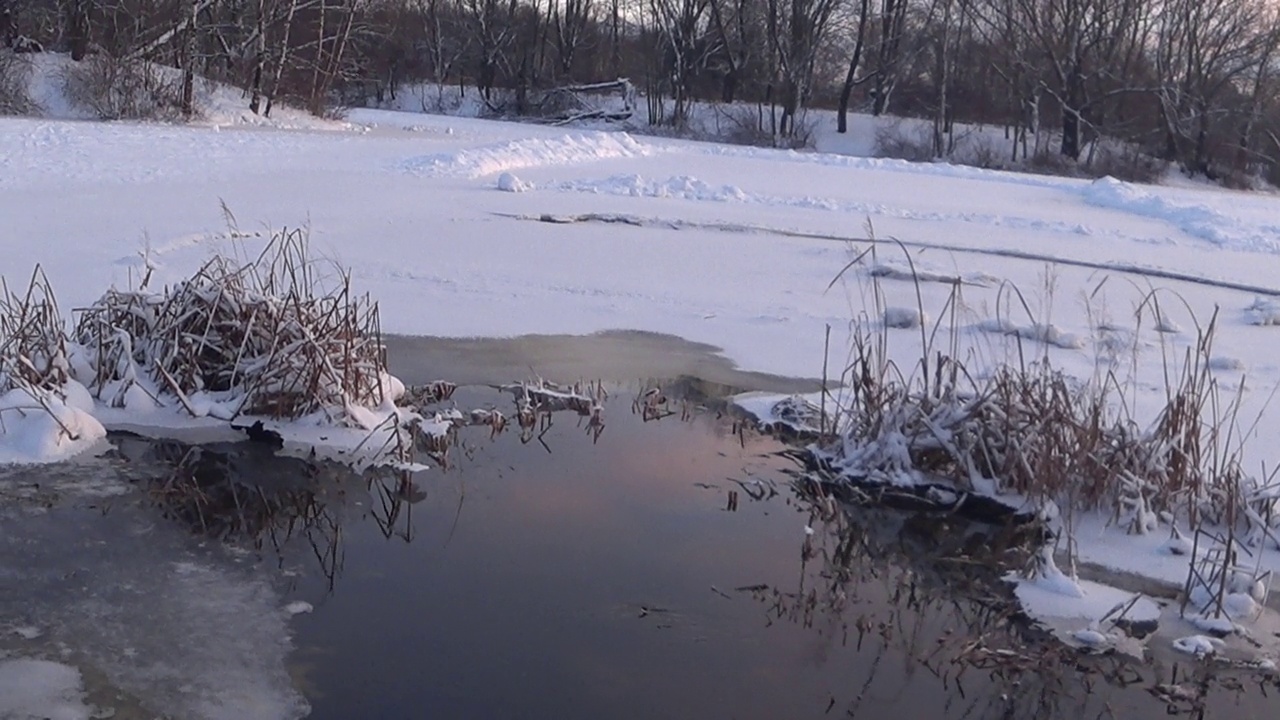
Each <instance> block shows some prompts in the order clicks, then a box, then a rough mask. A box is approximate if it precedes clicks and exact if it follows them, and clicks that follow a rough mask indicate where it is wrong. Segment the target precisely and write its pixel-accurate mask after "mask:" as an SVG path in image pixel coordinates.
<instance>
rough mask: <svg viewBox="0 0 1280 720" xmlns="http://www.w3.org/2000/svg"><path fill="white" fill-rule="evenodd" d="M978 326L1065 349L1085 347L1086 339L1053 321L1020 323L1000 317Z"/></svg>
mask: <svg viewBox="0 0 1280 720" xmlns="http://www.w3.org/2000/svg"><path fill="white" fill-rule="evenodd" d="M978 328H979V329H980V330H983V331H985V332H989V333H996V334H999V335H1009V336H1012V337H1017V338H1021V339H1023V340H1034V341H1036V342H1042V343H1044V344H1046V345H1052V346H1054V347H1058V348H1062V349H1063V350H1079V349H1081V348H1083V347H1084V340H1082V339H1081V338H1080V336H1078V335H1076V334H1074V333H1069V332H1066V331H1064V330H1062V329H1061V328H1059V327H1058V326H1057V325H1054V324H1052V323H1032V324H1030V325H1018V324H1017V323H1014V322H1013V321H1011V320H1007V319H1003V318H1000V319H991V320H984V321H982V322H981V323H979V324H978Z"/></svg>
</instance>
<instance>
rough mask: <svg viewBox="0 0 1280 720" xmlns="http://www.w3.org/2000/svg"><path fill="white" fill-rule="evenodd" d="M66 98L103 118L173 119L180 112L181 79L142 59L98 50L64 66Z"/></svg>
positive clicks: (174, 73) (179, 114)
mask: <svg viewBox="0 0 1280 720" xmlns="http://www.w3.org/2000/svg"><path fill="white" fill-rule="evenodd" d="M63 81H64V89H65V92H66V95H67V99H68V100H70V101H71V103H72V104H74V105H76V106H78V107H81V108H84V109H86V110H89V111H91V112H92V113H93V114H94V115H96V116H98V117H99V118H100V119H102V120H175V119H178V118H179V117H181V116H182V80H181V78H180V77H179V76H178V74H177V73H176V72H166V69H164V68H158V67H155V66H153V65H151V64H150V63H148V62H146V61H143V60H133V59H128V58H117V57H113V56H111V55H107V54H105V53H98V54H95V55H91V56H89V57H87V58H85V59H84V60H83V61H81V62H78V63H74V64H72V65H71V66H70V67H68V68H67V71H66V75H65V77H64V78H63Z"/></svg>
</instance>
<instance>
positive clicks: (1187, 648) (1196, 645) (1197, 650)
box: [1173, 635, 1222, 657]
mask: <svg viewBox="0 0 1280 720" xmlns="http://www.w3.org/2000/svg"><path fill="white" fill-rule="evenodd" d="M1220 647H1222V641H1221V640H1219V639H1217V638H1211V637H1206V636H1204V635H1191V636H1188V637H1183V638H1178V639H1177V640H1174V641H1173V649H1174V650H1177V651H1178V652H1181V653H1186V654H1187V655H1195V656H1196V657H1204V656H1205V655H1212V654H1214V653H1215V652H1217V651H1218V648H1220Z"/></svg>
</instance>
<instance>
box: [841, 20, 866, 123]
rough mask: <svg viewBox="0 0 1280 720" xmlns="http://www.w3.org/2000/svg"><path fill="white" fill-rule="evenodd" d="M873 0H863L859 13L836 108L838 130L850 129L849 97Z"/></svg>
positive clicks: (860, 56) (859, 60)
mask: <svg viewBox="0 0 1280 720" xmlns="http://www.w3.org/2000/svg"><path fill="white" fill-rule="evenodd" d="M870 5H871V0H862V5H861V7H860V9H859V14H858V36H857V38H856V39H855V40H854V44H853V57H852V58H850V60H849V71H848V72H847V73H845V76H844V84H843V85H841V86H840V107H839V108H838V109H837V110H836V132H838V133H845V132H848V131H849V99H850V98H851V97H852V96H853V86H854V84H855V81H854V77H855V76H856V75H857V74H858V63H860V62H862V44H863V41H864V40H866V37H867V15H868V14H870V11H871V7H870Z"/></svg>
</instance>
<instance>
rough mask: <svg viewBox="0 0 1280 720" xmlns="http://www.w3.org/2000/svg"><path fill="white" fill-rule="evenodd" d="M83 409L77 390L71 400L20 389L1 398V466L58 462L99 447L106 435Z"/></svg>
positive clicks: (82, 399) (15, 389)
mask: <svg viewBox="0 0 1280 720" xmlns="http://www.w3.org/2000/svg"><path fill="white" fill-rule="evenodd" d="M80 390H83V387H81V388H80ZM76 405H79V407H77V406H76ZM84 405H85V403H84V397H83V395H82V394H80V393H79V392H78V391H75V390H73V391H72V395H71V396H70V398H69V399H64V398H61V397H58V396H57V395H55V394H54V393H47V392H41V391H36V390H30V391H29V390H25V389H21V388H14V389H13V390H10V391H9V392H7V393H5V394H3V395H0V464H11V463H16V464H28V463H41V462H57V461H59V460H65V459H67V458H69V457H72V456H74V455H77V454H79V453H83V452H86V451H89V450H91V449H93V448H95V447H98V446H99V444H100V443H101V441H102V440H103V438H105V437H106V435H107V431H106V429H105V428H104V427H103V426H102V423H100V422H98V420H97V419H96V418H94V416H93V415H90V414H89V413H88V412H86V411H85V410H83V409H81V408H82V407H84Z"/></svg>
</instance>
